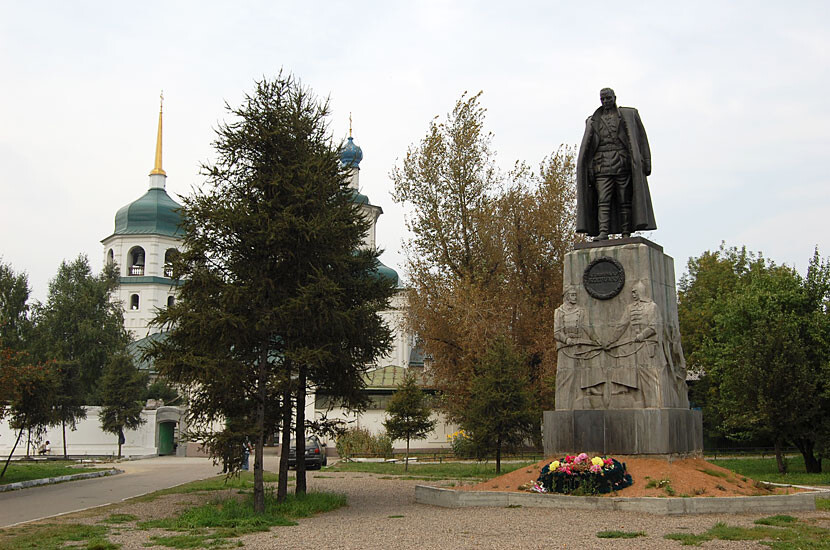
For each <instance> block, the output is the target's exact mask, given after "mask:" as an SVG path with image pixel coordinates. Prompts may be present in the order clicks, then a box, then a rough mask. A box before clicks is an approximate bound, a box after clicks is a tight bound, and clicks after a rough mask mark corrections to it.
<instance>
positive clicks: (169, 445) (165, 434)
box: [159, 422, 176, 455]
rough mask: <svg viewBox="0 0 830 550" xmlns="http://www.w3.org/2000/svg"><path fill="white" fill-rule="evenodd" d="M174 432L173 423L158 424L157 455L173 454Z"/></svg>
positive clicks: (174, 424)
mask: <svg viewBox="0 0 830 550" xmlns="http://www.w3.org/2000/svg"><path fill="white" fill-rule="evenodd" d="M175 432H176V423H175V422H162V423H160V424H159V454H160V455H172V454H173V434H174V433H175Z"/></svg>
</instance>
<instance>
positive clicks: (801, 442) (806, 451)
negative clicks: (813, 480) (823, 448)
mask: <svg viewBox="0 0 830 550" xmlns="http://www.w3.org/2000/svg"><path fill="white" fill-rule="evenodd" d="M793 443H794V444H795V446H796V447H797V448H798V450H799V451H800V452H801V456H803V457H804V468H805V469H806V470H807V473H808V474H820V473H821V460H818V459H816V455H815V454H814V453H813V451H814V450H815V446H816V444H815V442H814V441H810V440H808V439H796V440H794V441H793Z"/></svg>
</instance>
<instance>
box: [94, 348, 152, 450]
mask: <svg viewBox="0 0 830 550" xmlns="http://www.w3.org/2000/svg"><path fill="white" fill-rule="evenodd" d="M146 388H147V375H146V374H145V373H143V372H141V371H139V370H138V369H137V368H136V366H135V364H134V363H133V360H132V358H131V357H130V356H129V355H128V354H127V353H118V354H115V355H113V356H112V357H111V358H110V360H109V361H108V362H107V365H106V366H105V367H104V375H103V377H102V378H101V386H100V389H101V396H102V398H101V412H100V413H99V419H100V421H101V429H102V430H104V431H105V432H107V433H111V434H114V435H116V436H118V458H121V445H123V444H124V430H125V429H130V430H134V429H136V428H138V427H139V426H141V425H142V424H144V422H145V420H144V419H143V418H141V411H142V410H143V409H144V404H143V403H142V401H141V396H142V394H143V393H144V390H145V389H146Z"/></svg>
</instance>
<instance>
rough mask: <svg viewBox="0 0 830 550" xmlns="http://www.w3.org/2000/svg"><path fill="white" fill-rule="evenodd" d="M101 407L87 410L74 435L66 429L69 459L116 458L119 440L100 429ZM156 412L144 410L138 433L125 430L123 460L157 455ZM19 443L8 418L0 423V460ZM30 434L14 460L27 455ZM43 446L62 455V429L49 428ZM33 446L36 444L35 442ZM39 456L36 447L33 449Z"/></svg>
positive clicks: (25, 436)
mask: <svg viewBox="0 0 830 550" xmlns="http://www.w3.org/2000/svg"><path fill="white" fill-rule="evenodd" d="M99 411H100V407H87V408H86V418H85V419H84V420H81V421H79V422H78V424H77V429H76V430H75V431H72V430H70V429H69V428H67V429H66V451H67V453H68V454H70V455H76V456H77V455H95V456H101V455H113V456H115V455H117V454H118V436H117V435H113V434H110V433H106V432H104V431H103V430H102V429H101V421H100V420H99V419H98V412H99ZM156 412H157V411H155V410H144V411H142V412H141V417H142V418H143V419H144V420H145V422H144V424H142V425H141V426H140V427H139V428H138V429H137V430H124V437H125V439H126V442H125V443H124V445H122V446H121V454H122V456H147V455H155V454H157V453H158V447H157V445H158V427H157V423H156ZM16 439H17V432H16V431H14V430H12V429H11V427H10V426H9V423H8V418H5V419H4V420H3V421H2V422H0V456H9V453H10V452H11V450H12V447H13V446H14V442H15V440H16ZM26 439H27V434H26V432H23V436H22V437H21V438H20V443H18V445H17V449H15V451H14V456H25V455H26ZM40 441H41V442H43V441H49V447H50V448H51V453H50V454H51V455H53V456H54V455H63V434H62V430H61V427H60V426H55V427H51V428H48V429H47V431H46V434H45V435H43V436H42V437H41V440H40ZM32 443H33V444H34V441H33V442H32ZM31 454H33V455H35V454H37V447H36V446H34V447H33V448H32V449H31Z"/></svg>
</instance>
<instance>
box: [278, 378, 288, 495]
mask: <svg viewBox="0 0 830 550" xmlns="http://www.w3.org/2000/svg"><path fill="white" fill-rule="evenodd" d="M286 380H289V381H290V380H291V368H290V367H289V368H288V373H287V376H286ZM291 410H292V407H291V383H290V382H286V383H285V389H284V390H283V392H282V429H281V431H282V441H281V442H280V471H279V478H278V479H277V502H285V497H286V496H288V448H289V446H290V442H291Z"/></svg>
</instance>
